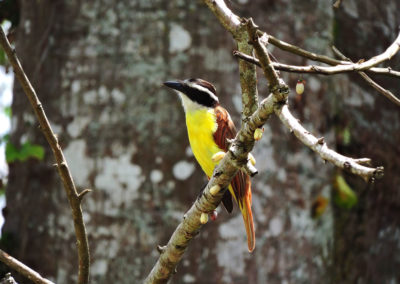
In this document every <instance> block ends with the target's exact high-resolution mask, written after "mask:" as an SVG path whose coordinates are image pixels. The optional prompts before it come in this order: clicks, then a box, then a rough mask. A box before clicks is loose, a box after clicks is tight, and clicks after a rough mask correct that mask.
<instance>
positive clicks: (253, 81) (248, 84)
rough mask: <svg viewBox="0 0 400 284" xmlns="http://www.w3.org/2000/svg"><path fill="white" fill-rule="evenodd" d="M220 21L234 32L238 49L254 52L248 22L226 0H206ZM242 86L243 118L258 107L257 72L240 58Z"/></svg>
mask: <svg viewBox="0 0 400 284" xmlns="http://www.w3.org/2000/svg"><path fill="white" fill-rule="evenodd" d="M204 2H205V3H206V5H207V6H208V7H209V8H210V9H211V11H212V12H213V13H214V15H215V16H216V17H217V19H218V20H219V21H220V23H221V24H222V25H223V26H224V27H225V28H226V29H227V30H228V31H230V32H231V33H232V36H233V38H234V39H235V40H236V42H237V45H238V49H239V50H240V51H241V52H242V53H244V54H249V55H250V54H252V52H253V47H252V46H251V45H249V43H248V42H249V37H248V33H247V31H246V23H245V22H243V21H240V18H239V17H238V16H236V15H235V14H234V13H233V12H232V11H231V10H230V9H229V8H228V7H227V6H226V4H225V2H224V1H221V0H220V1H210V0H204ZM239 73H240V86H241V89H242V106H243V111H242V113H243V117H242V120H244V119H246V118H247V117H248V116H250V115H252V114H253V113H254V111H255V110H256V109H257V107H258V92H257V73H256V68H255V67H254V66H253V65H252V64H249V63H247V62H246V61H244V60H239Z"/></svg>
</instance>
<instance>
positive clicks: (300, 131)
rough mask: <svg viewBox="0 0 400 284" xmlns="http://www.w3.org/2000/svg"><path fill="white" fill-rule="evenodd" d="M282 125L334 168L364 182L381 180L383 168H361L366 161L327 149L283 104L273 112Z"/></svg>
mask: <svg viewBox="0 0 400 284" xmlns="http://www.w3.org/2000/svg"><path fill="white" fill-rule="evenodd" d="M275 113H276V114H277V115H278V117H279V118H280V120H281V121H282V122H283V124H284V125H285V126H286V127H287V128H288V129H289V130H290V131H291V132H293V133H294V135H295V136H296V137H297V138H298V139H299V140H300V141H301V142H303V144H304V145H306V146H307V147H309V148H310V149H311V150H313V151H314V152H316V153H317V154H318V155H320V156H321V158H322V159H324V160H325V161H329V162H331V163H332V164H334V165H335V166H337V167H339V168H342V169H345V170H347V171H349V172H351V173H353V174H355V175H359V176H361V177H362V178H363V179H364V180H365V181H367V182H368V181H370V180H371V179H372V178H381V177H382V176H383V167H378V168H369V167H365V166H363V164H365V162H366V160H365V158H364V159H353V158H349V157H346V156H343V155H341V154H339V153H337V152H335V151H334V150H332V149H329V148H328V146H327V145H326V143H325V142H324V141H323V140H320V139H318V138H316V137H315V136H314V135H312V134H311V133H310V132H309V131H307V130H306V129H305V128H304V127H303V126H302V125H301V124H300V123H299V121H298V120H297V119H296V118H295V117H293V115H292V114H291V113H290V111H289V108H288V106H287V105H286V104H285V105H284V106H282V107H278V108H277V109H276V111H275Z"/></svg>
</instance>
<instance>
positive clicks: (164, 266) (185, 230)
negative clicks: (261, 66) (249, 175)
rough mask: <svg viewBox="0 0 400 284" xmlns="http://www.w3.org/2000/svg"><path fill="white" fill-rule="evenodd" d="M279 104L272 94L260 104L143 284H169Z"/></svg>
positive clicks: (243, 126) (244, 165)
mask: <svg viewBox="0 0 400 284" xmlns="http://www.w3.org/2000/svg"><path fill="white" fill-rule="evenodd" d="M276 104H279V101H277V99H276V97H275V96H274V95H272V94H271V95H270V96H268V97H267V98H266V99H264V100H263V101H262V102H261V104H260V107H259V108H258V109H257V111H255V112H254V114H253V115H252V116H251V117H250V118H249V119H248V120H247V121H246V122H245V123H244V124H243V125H242V128H241V129H240V131H239V132H238V134H237V135H236V138H235V139H234V140H233V141H232V144H231V147H230V150H229V151H228V152H227V154H226V155H225V157H224V158H223V159H222V161H221V162H220V163H219V165H218V166H217V168H216V169H215V170H214V174H213V176H212V178H211V179H210V181H209V182H208V185H207V186H206V188H205V189H204V191H203V193H202V195H201V196H200V197H199V198H198V199H197V200H196V201H195V203H194V204H193V205H192V207H191V208H190V209H189V211H187V212H186V213H185V215H184V218H183V220H182V222H181V223H180V224H179V225H178V227H177V228H176V230H175V231H174V233H173V234H172V236H171V238H170V240H169V241H168V244H167V245H166V246H165V247H162V248H163V249H162V253H161V254H160V257H159V259H158V261H157V263H156V264H155V266H154V267H153V269H152V271H151V272H150V274H149V275H148V276H147V278H146V280H145V282H144V283H146V284H150V283H167V281H168V279H169V278H170V277H171V276H172V274H173V273H174V271H175V268H176V266H177V264H178V262H179V261H180V259H181V258H182V255H183V253H184V252H185V250H186V248H187V246H188V245H189V242H190V241H191V240H192V239H193V238H194V237H195V236H196V235H197V234H198V233H199V231H200V229H201V228H202V226H203V224H201V222H200V216H201V214H202V213H207V214H209V213H211V212H212V211H213V210H215V208H216V207H217V206H218V205H219V203H220V202H221V199H222V197H223V195H224V193H225V191H226V188H227V186H228V185H229V184H230V182H231V180H232V178H233V177H234V176H235V175H236V173H237V171H238V168H240V167H246V165H247V161H248V154H249V152H250V151H251V150H252V149H253V147H254V142H255V141H254V131H255V130H256V129H257V128H259V127H261V126H262V125H263V124H264V123H265V122H266V121H267V120H268V118H269V117H270V115H271V114H272V113H273V112H274V105H276ZM244 145H245V146H244ZM252 170H253V169H252ZM215 185H218V187H219V188H221V190H219V191H213V193H211V192H210V189H211V188H213V187H214V188H215ZM222 188H223V189H222Z"/></svg>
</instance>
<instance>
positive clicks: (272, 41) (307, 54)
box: [268, 35, 349, 65]
mask: <svg viewBox="0 0 400 284" xmlns="http://www.w3.org/2000/svg"><path fill="white" fill-rule="evenodd" d="M268 42H269V43H270V44H273V45H275V46H276V47H279V48H280V49H282V50H284V51H287V52H290V53H293V54H296V55H299V56H301V57H305V58H308V59H311V60H314V61H319V62H323V63H326V64H329V65H345V64H349V62H346V61H341V60H337V59H335V58H331V57H329V56H326V55H320V54H316V53H314V52H310V51H307V50H305V49H302V48H300V47H298V46H296V45H293V44H290V43H287V42H285V41H283V40H280V39H277V38H276V37H274V36H272V35H269V37H268Z"/></svg>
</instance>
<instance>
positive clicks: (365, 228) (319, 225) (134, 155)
mask: <svg viewBox="0 0 400 284" xmlns="http://www.w3.org/2000/svg"><path fill="white" fill-rule="evenodd" d="M364 2H365V3H367V4H365V5H366V6H365V7H367V8H365V9H368V10H367V11H368V13H367V14H368V17H366V16H365V12H362V11H361V10H360V11H359V13H357V17H356V18H354V15H352V16H353V17H349V11H353V10H355V9H356V8H357V5H361V4H357V5H356V4H354V5H353V2H352V1H347V0H346V1H343V4H342V5H343V6H342V8H340V11H339V12H338V13H336V14H334V11H333V10H332V7H331V3H328V1H317V0H313V1H298V0H296V1H289V2H286V1H261V0H259V1H248V2H247V1H233V2H229V3H228V4H229V5H231V7H232V9H234V10H235V11H236V12H237V13H238V14H239V15H243V16H252V17H254V18H255V21H256V23H258V24H259V25H260V26H261V27H262V28H263V29H264V30H266V31H267V32H271V34H273V35H275V36H277V37H279V38H281V39H283V40H287V41H289V42H291V43H294V44H298V45H300V46H302V47H304V48H306V49H310V50H312V51H315V52H319V53H329V52H330V49H329V46H330V44H331V42H337V43H338V45H339V47H340V48H341V49H342V50H343V52H344V53H346V54H347V55H349V56H353V58H354V59H356V58H359V57H368V56H372V55H374V54H376V53H377V52H379V51H380V50H382V49H383V48H385V47H386V46H387V45H388V44H389V43H390V41H391V40H392V39H393V37H394V34H395V33H396V32H397V31H396V29H395V27H396V26H397V24H398V23H397V24H396V25H393V26H391V25H392V22H389V19H399V18H400V17H399V16H398V11H399V7H397V9H395V7H394V6H393V7H394V8H393V9H386V10H382V11H384V13H385V14H384V16H379V17H380V19H382V21H381V22H379V23H380V24H382V29H384V28H383V27H387V29H388V30H387V32H386V33H380V36H381V37H382V39H377V38H376V37H375V36H374V34H375V33H374V32H373V30H371V31H368V30H365V26H368V25H367V24H368V23H369V24H370V25H371V26H373V24H372V23H374V21H375V19H376V18H377V16H374V15H375V14H374V13H379V11H381V10H380V9H374V7H373V5H378V4H374V3H375V2H374V1H363V3H364ZM393 2H395V1H393ZM348 5H350V6H348ZM352 5H353V6H352ZM380 5H381V4H379V6H380ZM382 5H383V4H382ZM388 5H389V4H388ZM392 5H397V6H398V4H397V3H396V4H393V3H392ZM382 7H383V6H382ZM357 9H361V7H359V8H357ZM363 9H364V8H363ZM381 9H383V8H381ZM21 11H22V15H21V22H20V25H19V29H18V34H17V42H16V48H17V53H18V55H19V56H20V59H21V61H22V63H23V66H24V68H25V70H26V71H27V74H28V76H29V77H30V78H31V79H33V85H34V87H35V88H36V90H37V93H38V95H39V97H40V99H41V100H42V102H43V106H44V108H45V110H46V112H47V114H48V117H49V119H50V121H51V122H52V125H53V127H54V128H55V129H56V131H57V132H58V133H59V140H60V141H61V143H62V145H63V148H64V150H65V154H66V158H67V161H68V163H69V166H70V168H71V170H72V174H73V177H74V180H75V182H76V184H77V186H78V187H79V188H80V189H83V188H92V189H93V193H91V194H90V195H88V196H87V197H86V199H85V201H84V205H83V209H84V211H85V220H86V224H87V231H88V233H89V241H90V247H91V259H92V268H91V279H92V283H139V282H140V281H141V280H142V279H143V278H144V277H145V276H146V275H147V274H148V273H149V272H150V270H151V267H152V265H153V264H154V263H155V261H156V258H157V256H158V252H157V251H156V249H155V248H156V246H157V245H158V244H161V245H162V244H165V243H166V242H167V241H168V238H169V236H170V235H171V233H172V232H173V230H174V228H175V227H176V225H177V224H178V222H179V221H180V220H181V218H182V216H183V214H184V212H185V210H187V209H188V208H189V206H190V205H191V202H193V201H194V200H195V198H196V196H197V194H198V192H199V191H200V189H201V187H202V186H203V184H204V183H205V182H206V179H205V177H204V175H203V173H202V172H201V169H200V168H199V167H198V166H197V164H196V162H195V160H194V157H193V155H192V154H191V152H190V148H189V144H188V140H187V134H186V127H185V122H184V116H183V109H182V107H181V103H180V102H179V100H178V98H177V96H175V95H174V94H172V93H170V92H169V91H168V90H165V89H164V88H162V87H161V83H162V82H163V81H165V80H167V79H174V78H179V79H182V78H189V77H201V78H204V79H206V80H208V81H211V82H214V83H215V85H216V87H217V91H218V94H219V97H220V101H221V103H222V105H224V106H225V107H226V108H227V109H228V110H229V111H230V113H231V114H232V116H233V118H234V120H235V121H236V122H237V124H238V123H239V121H240V86H239V80H238V71H237V70H238V69H237V68H238V67H237V62H236V60H235V59H234V58H233V57H232V56H231V51H232V50H233V49H234V48H235V46H234V44H233V40H232V39H231V36H230V35H229V34H228V33H227V32H226V31H225V30H223V29H222V27H221V26H220V24H219V23H218V21H217V20H216V19H215V18H214V16H213V15H212V14H211V12H210V11H209V10H208V9H207V8H206V7H205V5H203V4H202V3H201V1H188V3H186V2H182V1H166V0H159V1H144V0H143V1H128V0H121V1H117V2H115V1H109V0H96V1H95V0H88V1H77V0H75V1H51V0H44V1H29V0H25V1H21ZM357 11H358V10H357ZM396 11H397V12H396ZM382 13H383V12H382ZM396 13H397V16H396ZM350 15H351V14H350ZM349 19H352V20H353V22H352V21H350V20H349ZM354 19H363V21H365V24H364V25H362V24H359V29H354V28H349V27H352V25H353V24H354ZM355 22H357V21H355ZM385 31H386V30H385ZM333 32H335V33H333ZM354 38H357V40H353V39H354ZM371 38H374V39H375V41H374V43H373V44H371V43H368V44H366V42H369V41H368V40H370V39H371ZM342 40H343V41H342ZM366 45H367V46H368V47H369V48H370V49H371V50H369V51H368V52H367V51H366V50H367V49H366V48H365V46H366ZM353 47H354V48H353ZM272 53H273V54H274V55H275V57H277V58H278V59H279V60H280V61H284V62H289V63H294V64H306V63H307V61H306V60H304V59H299V58H296V57H293V56H291V55H289V54H287V53H284V52H282V51H279V50H276V49H274V50H272ZM397 62H398V61H397ZM393 66H394V65H393ZM397 66H398V64H397ZM260 74H261V73H260ZM283 76H284V79H285V80H286V81H287V82H288V83H289V85H290V86H291V87H292V88H294V86H295V84H296V81H297V79H299V76H298V75H293V74H283ZM303 77H304V78H305V79H306V81H307V83H306V92H305V94H304V95H303V97H302V98H301V99H296V98H295V96H294V95H291V98H290V101H291V102H290V104H291V105H292V107H293V109H294V112H295V113H296V115H297V116H298V117H299V118H300V119H301V120H302V122H303V123H304V124H305V125H306V126H307V127H308V128H309V129H310V130H311V131H312V132H313V133H315V134H316V135H321V136H325V139H326V140H327V142H328V143H329V144H330V145H331V146H334V145H335V144H336V145H337V146H338V150H340V151H341V152H343V153H345V154H349V155H351V156H369V157H371V158H373V159H374V161H376V163H378V164H380V163H382V164H383V165H384V166H385V168H386V177H385V179H384V180H383V181H379V182H377V183H376V184H375V185H373V186H368V185H366V184H365V183H363V182H362V181H360V180H358V179H357V178H353V177H348V176H346V178H348V182H349V183H350V184H351V186H352V187H353V188H354V189H356V192H357V194H359V203H358V205H357V206H356V207H355V208H353V209H351V210H348V211H346V210H343V209H338V208H336V207H335V206H332V205H329V206H328V209H327V210H326V212H325V213H324V214H323V215H322V216H321V217H320V218H319V219H312V218H311V214H310V210H311V207H312V204H313V202H314V201H315V200H316V198H317V197H318V196H325V197H326V198H330V196H331V192H332V191H333V189H332V176H333V174H334V173H335V171H334V168H333V166H331V165H328V164H326V165H325V164H323V162H322V161H321V159H320V158H319V157H317V156H315V155H314V154H313V153H311V151H309V150H308V149H306V148H305V147H304V146H303V145H302V144H301V143H299V142H298V141H297V140H296V139H295V138H294V137H293V136H291V135H290V134H289V133H288V132H287V131H286V129H284V128H283V127H282V126H281V124H280V122H279V121H277V120H276V119H272V120H271V121H270V123H269V124H268V125H266V126H265V134H264V137H263V139H262V140H261V141H260V142H259V143H258V144H257V145H256V149H255V151H254V156H255V157H256V159H257V167H258V170H259V172H260V174H259V175H258V176H256V177H255V178H254V179H253V212H254V216H255V224H256V237H257V244H256V250H255V251H254V253H252V254H251V255H250V254H249V253H248V252H247V246H246V240H245V231H244V226H243V224H242V218H241V216H240V214H239V212H238V210H234V213H233V214H231V215H228V214H227V213H225V211H224V210H221V212H220V217H219V218H218V220H217V221H216V222H210V223H209V224H208V225H207V226H206V227H205V228H204V230H202V232H201V233H200V235H199V236H198V237H197V238H196V239H195V240H194V241H193V243H192V244H191V246H190V248H189V250H188V252H187V254H186V255H185V256H184V260H183V261H182V263H181V264H180V265H179V267H178V273H177V274H176V275H175V276H174V278H173V280H172V282H173V283H260V284H261V283H267V282H268V283H283V282H286V283H329V282H332V283H339V282H340V283H343V282H346V283H354V282H357V281H359V282H358V283H380V282H381V281H380V279H384V281H389V280H391V279H394V280H395V281H400V279H399V277H400V275H399V272H398V271H396V269H395V268H396V267H398V260H396V255H398V253H399V250H400V248H399V246H398V242H399V236H398V228H399V217H398V216H399V214H396V213H397V211H398V204H399V195H398V194H397V191H396V189H397V188H398V186H397V187H396V185H397V184H398V183H399V180H398V177H397V176H396V173H398V171H399V166H398V165H399V161H398V158H397V160H396V159H395V158H394V157H398V156H399V155H397V156H396V153H398V151H399V150H398V147H397V143H396V142H398V141H399V136H398V135H399V133H400V132H399V131H398V127H399V125H400V124H399V122H400V118H399V112H398V110H397V109H396V108H395V107H394V106H392V105H391V104H390V103H389V102H388V101H387V100H385V99H384V98H381V97H379V95H377V94H375V93H374V92H373V91H372V90H371V89H370V88H368V89H367V88H364V87H359V85H358V83H359V82H358V81H357V80H358V79H356V77H347V76H335V77H332V78H328V77H325V76H303ZM384 83H385V84H388V85H391V86H395V83H394V81H393V80H385V81H384ZM397 84H398V83H397ZM266 85H267V84H266V81H265V79H264V78H262V77H261V76H260V79H259V90H260V95H261V96H262V97H265V96H266V94H267V88H266ZM393 88H395V87H393ZM14 89H15V91H14V101H13V106H12V108H13V120H12V122H13V128H12V142H13V143H15V144H18V143H21V142H22V141H25V140H26V139H28V140H29V141H31V142H34V143H37V144H41V145H43V146H44V147H46V157H45V160H44V161H42V162H37V161H34V160H32V161H29V162H26V163H13V164H11V165H10V177H9V183H8V187H7V193H6V198H7V210H6V213H7V214H6V223H5V226H4V229H3V232H4V237H6V238H3V239H4V240H6V243H4V242H3V243H4V245H6V246H7V251H8V252H10V254H12V255H14V256H15V257H17V258H19V259H21V260H22V261H24V262H25V263H26V264H28V265H30V266H31V267H32V268H34V269H37V270H38V271H39V272H40V273H42V274H43V275H44V276H47V277H50V278H52V279H54V280H55V281H56V282H57V283H73V281H75V280H76V277H77V276H76V275H77V255H76V250H75V237H74V234H73V225H72V220H71V213H70V211H69V208H68V203H67V201H66V197H65V194H64V192H63V190H62V186H61V184H60V182H59V178H58V176H57V174H56V171H55V169H54V168H53V167H52V163H53V158H52V155H51V153H50V150H49V149H48V147H47V145H46V143H45V140H44V138H43V137H42V135H41V133H40V131H39V129H37V123H36V121H35V120H34V117H33V114H32V111H31V110H30V108H29V106H28V102H27V100H26V98H25V96H24V94H23V93H22V90H21V89H20V87H19V85H18V84H16V85H15V88H14ZM393 90H394V91H396V89H393ZM397 91H398V87H397ZM398 93H400V92H398ZM371 102H372V103H371ZM388 120H390V121H392V122H393V124H392V123H390V125H389V124H388V123H387V121H388ZM347 126H350V127H351V128H350V129H351V143H350V145H349V144H346V145H343V141H342V140H341V136H340V133H341V132H340V131H339V130H340V129H343V128H345V127H347ZM338 129H339V130H338ZM377 129H378V130H379V135H376V131H377ZM396 232H397V233H396ZM378 259H379V264H378V263H377V261H378ZM384 260H385V261H387V262H388V263H390V264H389V265H385V261H384ZM366 269H368V274H367V273H365V271H366ZM21 283H25V282H23V281H21Z"/></svg>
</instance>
